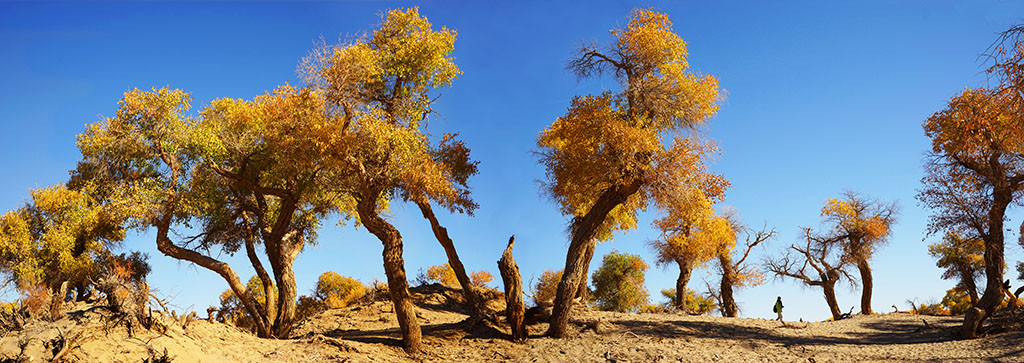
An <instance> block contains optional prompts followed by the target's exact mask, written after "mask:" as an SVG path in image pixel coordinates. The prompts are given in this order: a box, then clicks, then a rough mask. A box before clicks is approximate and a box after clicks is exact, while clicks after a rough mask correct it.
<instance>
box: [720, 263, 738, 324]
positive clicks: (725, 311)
mask: <svg viewBox="0 0 1024 363" xmlns="http://www.w3.org/2000/svg"><path fill="white" fill-rule="evenodd" d="M718 263H719V264H720V265H722V281H721V283H720V285H719V289H720V290H721V291H719V295H720V296H721V300H722V308H721V309H722V316H725V317H730V318H735V317H736V314H737V311H738V310H739V309H737V308H736V299H735V298H734V297H733V291H732V286H733V284H735V283H736V271H735V265H733V263H732V256H730V255H729V254H728V253H719V254H718Z"/></svg>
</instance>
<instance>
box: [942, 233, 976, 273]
mask: <svg viewBox="0 0 1024 363" xmlns="http://www.w3.org/2000/svg"><path fill="white" fill-rule="evenodd" d="M928 254H929V255H931V256H932V257H933V258H935V259H936V261H935V266H937V267H939V268H944V269H945V271H944V272H943V274H942V278H943V279H961V278H963V277H966V276H970V277H971V278H973V277H976V276H978V275H980V274H981V273H982V271H983V270H984V269H985V257H984V254H985V242H984V241H982V239H981V238H968V237H964V236H963V235H961V234H960V233H959V232H946V235H945V236H943V237H942V241H941V242H939V243H933V244H930V245H928Z"/></svg>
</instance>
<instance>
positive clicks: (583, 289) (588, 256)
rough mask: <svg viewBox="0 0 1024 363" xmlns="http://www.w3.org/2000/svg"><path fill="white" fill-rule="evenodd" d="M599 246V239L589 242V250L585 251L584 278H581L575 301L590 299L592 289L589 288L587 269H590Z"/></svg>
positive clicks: (574, 297) (584, 301)
mask: <svg viewBox="0 0 1024 363" xmlns="http://www.w3.org/2000/svg"><path fill="white" fill-rule="evenodd" d="M596 247H597V241H594V243H590V244H587V250H586V251H583V268H582V270H581V271H584V273H583V278H582V279H580V284H579V287H577V288H576V295H575V296H573V301H580V302H583V303H586V302H587V301H588V300H589V299H590V289H589V288H587V274H586V271H590V262H591V261H593V260H594V248H596Z"/></svg>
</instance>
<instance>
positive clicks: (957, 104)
mask: <svg viewBox="0 0 1024 363" xmlns="http://www.w3.org/2000/svg"><path fill="white" fill-rule="evenodd" d="M1011 105H1012V104H1011V100H1010V99H1009V98H1008V97H1006V96H1005V95H1001V94H999V93H997V92H996V91H993V90H989V89H977V90H973V89H970V88H967V89H965V90H964V92H962V93H961V94H959V95H957V96H955V97H953V98H952V99H951V100H950V101H949V105H948V106H947V108H946V109H944V110H942V111H939V112H936V113H935V114H934V115H932V116H931V117H929V118H928V119H927V120H925V122H924V130H925V135H927V136H928V137H930V138H931V139H932V151H933V152H935V153H948V154H950V155H955V156H957V157H958V158H962V159H966V160H968V161H975V162H983V161H984V158H985V156H986V155H989V154H990V153H992V152H993V151H995V150H1006V151H1010V152H1014V153H1018V154H1019V153H1022V152H1024V146H1022V144H1021V143H1020V142H1019V140H1021V139H1022V138H1024V124H1022V123H1021V122H1020V119H1019V117H1017V116H1015V113H1016V111H1015V110H1014V109H1013V107H1012V106H1011Z"/></svg>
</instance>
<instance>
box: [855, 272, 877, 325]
mask: <svg viewBox="0 0 1024 363" xmlns="http://www.w3.org/2000/svg"><path fill="white" fill-rule="evenodd" d="M857 270H859V271H860V282H861V285H863V286H861V288H862V289H861V292H860V313H861V314H863V315H871V314H872V310H871V290H872V289H873V288H874V286H875V283H874V279H873V278H872V277H871V266H870V265H868V261H867V260H864V259H858V260H857Z"/></svg>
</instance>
